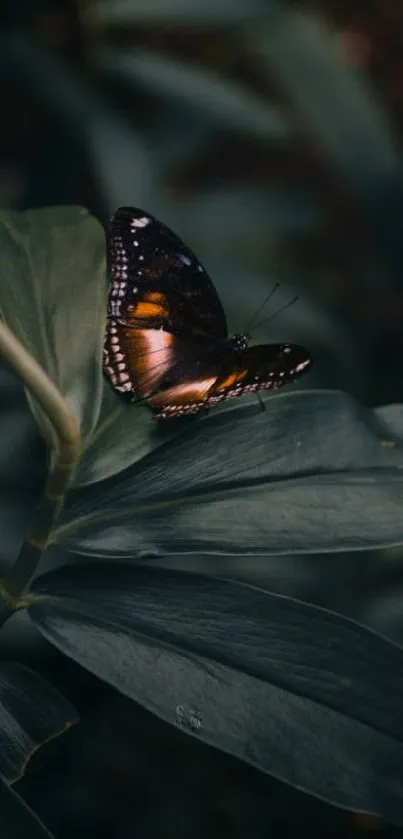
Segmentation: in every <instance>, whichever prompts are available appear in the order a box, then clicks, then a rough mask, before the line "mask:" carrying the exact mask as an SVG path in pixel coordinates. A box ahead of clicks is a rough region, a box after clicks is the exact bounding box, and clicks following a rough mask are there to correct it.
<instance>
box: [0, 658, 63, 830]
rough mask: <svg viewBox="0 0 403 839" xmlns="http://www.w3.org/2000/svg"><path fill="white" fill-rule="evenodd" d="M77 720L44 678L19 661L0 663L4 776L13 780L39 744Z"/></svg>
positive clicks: (0, 766) (0, 772) (1, 769)
mask: <svg viewBox="0 0 403 839" xmlns="http://www.w3.org/2000/svg"><path fill="white" fill-rule="evenodd" d="M76 722H78V716H77V713H76V711H75V709H74V708H73V706H72V705H71V704H70V702H68V701H67V699H65V697H64V696H62V695H61V694H60V693H59V691H58V690H56V688H54V687H53V686H52V685H51V684H50V683H49V682H47V681H46V679H43V678H42V677H41V676H39V675H38V674H37V673H34V672H33V671H32V670H29V669H28V668H27V667H23V666H22V665H20V664H14V663H13V662H8V661H3V662H1V663H0V775H2V776H3V778H6V779H7V781H9V782H12V781H16V780H17V779H18V778H19V777H21V775H23V773H24V770H25V767H26V764H27V763H28V761H29V759H30V758H31V757H32V754H33V753H34V752H35V751H36V750H37V749H38V748H39V747H40V746H42V745H43V744H44V743H46V742H47V741H48V740H51V739H52V738H53V737H56V736H57V735H58V734H61V733H62V732H63V731H66V730H67V729H68V728H70V727H71V726H72V725H74V724H75V723H76ZM0 825H1V817H0ZM0 835H1V833H0Z"/></svg>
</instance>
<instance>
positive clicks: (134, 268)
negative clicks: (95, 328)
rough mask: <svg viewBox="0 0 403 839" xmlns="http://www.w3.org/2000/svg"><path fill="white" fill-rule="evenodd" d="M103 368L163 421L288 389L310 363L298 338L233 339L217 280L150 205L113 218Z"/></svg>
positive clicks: (123, 211)
mask: <svg viewBox="0 0 403 839" xmlns="http://www.w3.org/2000/svg"><path fill="white" fill-rule="evenodd" d="M107 250H108V261H109V270H110V275H111V280H112V283H111V288H110V292H109V302H108V320H107V331H106V337H105V345H104V372H105V375H106V376H107V377H108V378H109V380H110V382H111V384H112V387H113V388H114V390H115V391H116V392H117V393H119V394H122V395H124V396H126V397H129V398H130V399H133V400H135V401H140V400H141V401H143V400H146V401H147V403H148V405H149V406H150V407H151V408H152V409H153V410H154V411H155V412H156V416H157V418H158V419H169V418H171V417H177V416H183V415H186V414H196V413H198V412H199V411H200V410H201V409H203V408H209V407H212V406H213V405H215V404H217V403H218V402H221V401H223V400H225V399H229V398H233V397H236V396H240V395H242V394H243V393H248V392H259V391H263V390H267V389H270V388H277V387H281V386H282V385H284V384H287V383H288V382H290V381H292V380H293V379H295V378H297V377H298V376H299V375H302V373H303V372H305V371H306V370H307V369H308V368H309V367H310V365H311V357H310V355H309V354H308V353H307V351H306V350H305V349H303V348H302V347H299V346H297V345H294V344H264V345H260V346H250V345H249V340H250V339H249V336H246V335H241V334H236V335H234V336H232V337H228V330H227V324H226V319H225V314H224V310H223V308H222V306H221V302H220V299H219V297H218V294H217V292H216V290H215V288H214V285H213V283H212V282H211V280H210V278H209V277H208V275H207V273H206V272H205V270H204V268H203V267H202V265H201V264H200V263H199V262H198V260H197V259H196V257H195V256H194V255H193V253H192V252H191V251H190V250H189V249H188V248H186V247H185V246H184V245H183V243H182V242H181V241H180V239H178V238H177V237H176V236H175V234H174V233H172V231H170V230H169V229H168V228H167V227H165V226H164V225H163V224H161V223H160V222H158V221H157V220H156V219H154V218H153V217H152V216H150V215H148V214H147V215H146V214H145V213H144V212H143V211H141V210H136V209H133V208H127V207H123V208H120V209H119V210H118V211H117V212H116V213H115V215H114V216H113V218H112V221H111V224H110V227H109V231H108V237H107Z"/></svg>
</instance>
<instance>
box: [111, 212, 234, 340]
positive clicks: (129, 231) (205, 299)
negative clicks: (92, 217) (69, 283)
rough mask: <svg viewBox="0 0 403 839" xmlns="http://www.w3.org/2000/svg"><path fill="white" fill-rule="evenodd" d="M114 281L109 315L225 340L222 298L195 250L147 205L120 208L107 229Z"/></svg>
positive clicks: (142, 323) (138, 324) (139, 323)
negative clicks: (194, 252) (144, 209)
mask: <svg viewBox="0 0 403 839" xmlns="http://www.w3.org/2000/svg"><path fill="white" fill-rule="evenodd" d="M107 251H108V262H109V271H110V275H111V280H112V286H111V290H110V295H109V307H108V314H109V316H110V317H112V318H116V319H121V318H123V319H125V320H126V319H129V320H130V322H131V323H132V324H133V325H134V326H135V327H141V326H145V327H146V328H147V327H148V326H151V325H152V324H153V325H155V326H162V327H163V328H164V329H167V331H172V332H174V333H176V332H180V331H181V330H183V331H184V332H185V333H186V332H188V331H189V322H191V324H192V332H193V334H196V333H197V334H201V335H206V336H211V337H213V336H214V337H216V338H220V339H222V340H225V339H226V337H227V324H226V320H225V314H224V310H223V308H222V306H221V301H220V298H219V296H218V294H217V292H216V290H215V288H214V285H213V283H212V282H211V280H210V278H209V276H208V274H207V272H206V271H205V269H204V268H203V266H202V265H201V263H200V262H199V260H198V259H197V258H196V257H195V255H194V254H193V253H192V251H191V250H190V249H189V248H187V247H186V246H185V245H184V244H183V242H182V241H181V240H180V239H179V238H178V237H177V236H176V235H175V234H174V233H173V232H172V231H171V230H169V228H168V227H165V225H164V224H161V222H159V221H157V219H155V218H153V216H151V215H149V214H146V213H144V212H143V211H142V210H138V209H133V208H130V207H121V208H120V209H119V210H117V212H116V213H115V215H114V216H113V218H112V220H111V223H110V225H109V230H108V234H107Z"/></svg>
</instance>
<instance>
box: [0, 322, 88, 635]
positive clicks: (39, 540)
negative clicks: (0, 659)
mask: <svg viewBox="0 0 403 839" xmlns="http://www.w3.org/2000/svg"><path fill="white" fill-rule="evenodd" d="M0 356H2V357H3V358H4V359H6V361H8V362H9V363H10V365H11V366H12V368H13V369H14V371H15V372H16V373H17V375H18V376H19V378H20V379H22V381H23V382H24V385H25V387H26V388H28V390H29V391H30V393H31V394H32V396H33V397H34V398H35V399H36V401H37V402H38V404H39V405H40V406H41V408H42V409H43V411H44V412H45V413H46V415H47V417H48V419H49V420H50V422H51V424H52V427H53V430H54V433H55V442H54V444H53V445H54V458H53V467H52V470H51V472H50V474H49V476H48V479H47V482H46V486H45V490H44V493H43V495H42V498H41V499H40V501H39V504H38V506H37V508H36V511H35V516H34V521H33V524H32V527H31V528H30V531H29V533H28V535H27V537H26V539H25V541H24V544H23V545H22V548H21V550H20V553H19V555H18V557H17V559H16V561H15V563H14V565H13V566H12V568H11V569H10V571H9V574H8V576H7V578H6V579H5V580H4V581H3V584H2V585H1V586H0V601H2V603H3V604H4V607H3V609H2V608H1V604H0V624H1V623H3V622H4V620H5V619H6V618H7V616H8V615H7V610H8V613H10V608H12V607H11V606H10V604H12V603H15V608H17V607H18V598H19V597H20V595H21V594H22V592H23V590H24V588H25V586H26V585H27V583H28V582H29V580H30V579H31V577H32V575H33V574H34V572H35V571H36V568H37V567H38V564H39V562H40V559H41V556H42V554H43V552H44V551H45V550H46V547H47V545H48V541H49V536H50V533H51V530H52V527H53V524H54V522H55V519H56V518H57V516H58V514H59V512H60V510H61V507H62V505H63V501H64V496H65V494H66V491H67V489H68V487H69V484H70V483H71V480H72V477H73V474H74V470H75V467H76V465H77V463H78V460H79V457H80V448H81V447H80V444H81V435H80V427H79V425H78V422H77V420H76V418H75V416H74V414H73V413H72V412H71V410H70V408H69V406H68V405H67V402H66V400H65V399H64V397H63V395H62V394H61V393H60V391H59V390H58V388H57V387H56V385H54V384H53V382H52V381H51V379H49V377H48V375H47V374H46V373H45V371H44V370H43V369H42V367H40V365H39V364H38V362H37V361H36V360H35V359H34V358H33V356H31V355H30V354H29V352H27V350H26V349H25V347H24V346H23V345H22V344H21V343H20V341H19V340H18V339H17V338H16V336H15V335H14V334H13V333H12V332H11V330H10V329H8V327H7V326H6V325H5V324H4V323H1V322H0ZM3 615H5V617H3Z"/></svg>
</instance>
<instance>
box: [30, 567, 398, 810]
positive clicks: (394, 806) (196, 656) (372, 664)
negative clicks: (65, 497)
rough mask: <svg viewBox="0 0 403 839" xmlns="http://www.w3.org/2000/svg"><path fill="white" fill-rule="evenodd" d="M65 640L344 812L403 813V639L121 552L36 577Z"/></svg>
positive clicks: (112, 677)
mask: <svg viewBox="0 0 403 839" xmlns="http://www.w3.org/2000/svg"><path fill="white" fill-rule="evenodd" d="M31 598H32V600H31V605H30V606H29V608H28V612H29V614H30V616H31V619H32V621H33V622H34V624H35V625H36V626H37V627H38V628H39V629H40V630H41V631H42V632H43V634H44V635H45V636H46V637H47V638H48V639H49V640H50V641H51V642H53V643H54V644H55V645H56V646H57V647H58V648H59V649H60V650H62V651H63V652H64V653H66V654H67V655H69V656H70V657H71V658H73V659H74V660H75V661H77V662H79V663H80V664H82V665H83V666H84V667H86V668H87V669H88V670H90V671H91V672H93V673H95V674H96V675H97V676H99V677H100V678H102V679H104V680H105V681H107V682H109V683H110V684H112V685H114V686H115V687H116V688H117V689H118V690H120V691H121V692H122V693H124V694H126V695H127V696H129V697H132V698H133V699H135V700H136V701H137V702H140V703H141V704H142V705H144V706H145V707H146V708H148V709H149V710H151V711H153V712H154V713H156V714H158V715H159V716H160V717H162V718H163V719H165V720H167V721H168V722H170V723H172V724H174V725H177V726H179V727H180V728H182V729H184V730H186V731H188V732H189V733H191V734H193V735H195V736H196V737H198V738H200V739H202V740H204V741H205V742H207V743H210V744H212V745H214V746H216V747H218V748H219V749H222V750H223V751H225V752H229V753H231V754H233V755H236V756H237V757H239V758H241V759H242V760H244V761H246V762H248V763H251V764H253V765H255V766H257V767H258V768H259V769H261V770H263V771H265V772H268V773H269V774H271V775H274V776H275V777H277V778H279V779H281V780H283V781H286V782H287V783H289V784H292V785H294V786H295V787H297V788H299V789H303V790H305V791H307V792H310V793H312V794H314V795H316V796H319V797H320V798H323V799H325V800H327V801H330V802H332V803H335V804H337V805H339V806H342V807H344V808H346V809H350V808H351V809H353V810H362V811H368V812H374V813H378V814H379V815H381V816H383V817H384V818H385V819H387V820H389V821H392V822H397V823H401V824H403V780H402V779H403V717H402V713H401V708H402V702H403V675H402V674H403V650H402V649H400V648H399V647H397V646H395V645H394V644H392V643H390V642H388V641H387V640H385V639H384V638H383V637H381V636H380V635H377V634H376V633H374V632H371V631H370V630H368V629H366V628H365V627H363V626H361V625H359V624H357V623H354V622H352V621H350V620H348V619H346V618H343V617H341V616H339V615H336V614H334V613H331V612H327V611H325V610H323V609H318V608H315V607H314V606H309V605H307V604H305V603H301V602H299V601H297V600H293V599H290V598H287V597H281V596H276V595H273V594H270V593H267V592H264V591H262V590H260V589H258V588H254V587H252V586H247V585H243V584H241V583H236V582H231V581H225V580H220V579H217V578H216V579H213V578H209V577H205V576H200V575H196V574H186V573H181V572H174V571H162V570H152V571H150V570H149V569H147V568H145V567H139V566H130V565H129V564H128V563H119V562H118V561H115V562H113V563H108V564H105V565H104V564H102V563H101V564H100V563H96V564H94V563H88V562H87V563H86V562H85V561H83V562H82V564H80V565H76V566H71V567H65V568H62V569H59V570H56V571H54V572H51V573H48V574H46V575H44V576H42V577H40V578H38V579H37V580H36V581H35V582H34V583H33V585H32V588H31Z"/></svg>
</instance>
